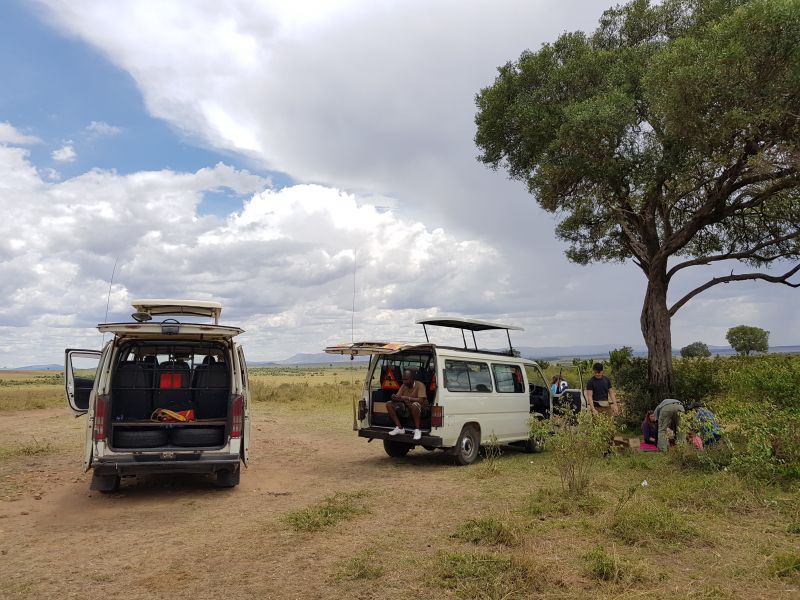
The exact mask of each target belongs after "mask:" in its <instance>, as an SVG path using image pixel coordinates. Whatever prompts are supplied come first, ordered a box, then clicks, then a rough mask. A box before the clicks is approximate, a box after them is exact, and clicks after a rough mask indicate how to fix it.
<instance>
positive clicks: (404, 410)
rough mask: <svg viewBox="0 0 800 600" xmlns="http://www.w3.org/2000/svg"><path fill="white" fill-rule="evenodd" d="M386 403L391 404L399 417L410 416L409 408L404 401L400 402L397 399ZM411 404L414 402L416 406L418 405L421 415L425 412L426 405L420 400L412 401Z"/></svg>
mask: <svg viewBox="0 0 800 600" xmlns="http://www.w3.org/2000/svg"><path fill="white" fill-rule="evenodd" d="M386 404H391V405H392V408H394V412H395V413H396V414H397V416H398V417H400V418H401V419H405V418H406V417H410V416H411V410H410V409H409V408H408V406H407V405H406V403H405V402H400V401H398V400H390V401H389V402H387V403H386ZM411 404H412V405H414V404H416V405H417V406H419V410H420V414H421V415H424V414H425V409H426V407H427V406H428V405H427V404H423V403H422V402H412V403H411Z"/></svg>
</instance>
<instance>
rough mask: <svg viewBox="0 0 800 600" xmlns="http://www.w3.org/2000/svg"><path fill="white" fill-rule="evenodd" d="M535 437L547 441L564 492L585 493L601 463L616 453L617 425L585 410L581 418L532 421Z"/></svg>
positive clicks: (531, 428) (571, 416)
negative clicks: (609, 454)
mask: <svg viewBox="0 0 800 600" xmlns="http://www.w3.org/2000/svg"><path fill="white" fill-rule="evenodd" d="M529 423H530V433H531V437H537V438H539V439H543V440H544V447H545V449H548V450H551V451H552V452H553V460H554V463H555V466H556V469H557V470H558V474H559V476H560V478H561V487H562V489H563V490H564V492H567V493H569V494H571V495H573V496H575V495H578V494H581V493H584V491H585V490H586V488H587V487H588V486H589V484H590V483H591V482H592V479H593V477H594V475H595V472H596V469H597V463H598V461H600V460H601V459H602V458H603V457H604V456H605V455H607V454H608V453H609V452H611V451H612V448H611V441H612V439H613V437H614V435H615V433H616V425H615V424H614V420H613V419H612V418H611V417H608V416H606V415H601V414H597V413H593V412H591V411H588V410H583V411H581V412H579V413H578V414H577V415H575V414H566V415H553V416H552V417H551V418H550V419H548V420H547V421H541V420H538V419H531V420H530V422H529Z"/></svg>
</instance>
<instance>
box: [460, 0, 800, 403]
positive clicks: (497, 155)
mask: <svg viewBox="0 0 800 600" xmlns="http://www.w3.org/2000/svg"><path fill="white" fill-rule="evenodd" d="M498 71H499V74H498V76H497V78H496V80H495V82H494V84H493V85H491V86H490V87H487V88H484V89H483V90H481V92H480V93H479V94H478V96H477V98H476V102H477V105H478V113H477V115H476V117H475V120H476V124H477V134H476V137H475V141H476V143H477V145H478V147H479V148H480V150H481V155H480V157H479V159H480V160H481V161H483V162H484V163H486V164H487V165H489V166H491V167H492V168H494V169H505V170H507V171H508V173H509V175H510V176H511V177H512V178H514V179H518V180H521V181H524V182H525V183H526V184H527V187H528V191H529V192H530V193H531V194H533V195H534V196H535V198H536V201H537V202H538V203H539V204H540V206H542V207H543V208H544V209H545V210H547V211H549V212H552V213H556V214H557V215H558V217H559V218H560V221H559V223H558V225H557V228H556V234H557V236H558V237H560V238H561V239H563V240H565V241H567V242H568V243H569V246H568V249H567V250H566V255H567V258H568V259H569V260H571V261H573V262H576V263H579V264H588V263H590V262H594V261H628V260H630V261H632V262H633V263H634V264H635V265H636V266H637V267H638V268H639V269H641V271H642V272H643V273H644V275H645V277H646V278H647V289H646V292H645V296H644V303H643V306H642V313H641V328H642V334H643V336H644V339H645V342H646V344H647V348H648V354H649V359H650V360H649V378H650V386H651V390H652V392H653V394H654V395H660V394H663V393H664V392H666V391H671V390H672V388H673V378H672V336H671V330H670V325H671V318H672V317H673V316H674V315H675V313H676V312H677V311H678V310H679V309H680V308H681V307H682V306H683V305H684V304H686V303H687V302H688V301H689V300H691V299H692V298H694V297H695V296H697V295H698V294H700V293H701V292H703V291H704V290H707V289H709V288H711V287H713V286H716V285H719V284H723V283H729V282H733V281H743V280H762V281H767V282H773V283H780V284H784V285H788V286H791V287H798V286H800V283H793V282H792V280H791V278H792V276H793V275H795V274H796V273H798V271H800V264H794V263H795V260H796V259H797V258H798V257H799V256H800V173H799V168H800V0H749V1H748V0H664V1H663V2H661V3H659V4H651V2H650V1H649V0H635V1H633V2H631V3H629V4H626V5H624V6H621V7H616V8H613V9H610V10H608V11H606V12H605V13H604V14H603V16H602V18H601V19H600V23H599V27H598V28H597V30H596V31H595V32H594V33H593V34H591V35H587V34H585V33H582V32H575V33H565V34H563V35H561V36H560V37H559V38H558V39H557V40H556V41H555V42H553V43H552V44H544V45H543V46H542V47H541V48H540V49H539V50H538V51H537V52H531V51H526V52H523V53H522V55H521V56H520V57H519V59H518V60H517V61H516V62H509V63H507V64H506V65H504V66H502V67H500V68H499V69H498ZM723 261H734V262H733V266H734V267H735V268H738V269H739V270H740V271H741V269H742V268H743V267H742V265H743V264H744V265H747V266H748V267H750V268H751V269H752V267H755V269H753V270H748V269H747V268H745V270H744V272H734V269H732V270H731V272H730V274H729V275H723V276H717V277H712V278H709V279H708V281H706V282H705V283H703V284H702V285H700V286H698V287H696V288H695V289H692V290H690V291H688V292H686V293H685V294H684V295H683V296H682V297H680V298H678V299H677V300H675V301H673V302H672V304H671V305H670V304H669V303H668V290H669V287H670V285H671V283H672V282H673V281H674V280H675V278H676V277H677V276H678V275H680V274H683V273H684V272H685V270H687V269H694V268H698V267H701V266H702V265H710V264H712V263H715V264H716V263H722V264H724V262H723ZM787 261H788V262H787ZM773 265H774V266H775V267H776V268H774V269H764V268H765V267H768V266H773ZM782 265H783V268H781V266H782Z"/></svg>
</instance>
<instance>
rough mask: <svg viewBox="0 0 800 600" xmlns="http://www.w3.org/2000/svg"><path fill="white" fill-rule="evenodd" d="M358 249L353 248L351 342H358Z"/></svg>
mask: <svg viewBox="0 0 800 600" xmlns="http://www.w3.org/2000/svg"><path fill="white" fill-rule="evenodd" d="M357 255H358V249H356V248H353V308H352V310H351V312H350V341H351V342H353V343H355V341H356V256H357Z"/></svg>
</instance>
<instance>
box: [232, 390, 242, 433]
mask: <svg viewBox="0 0 800 600" xmlns="http://www.w3.org/2000/svg"><path fill="white" fill-rule="evenodd" d="M242 427H244V398H243V397H242V396H234V397H233V402H232V403H231V437H232V438H240V437H242Z"/></svg>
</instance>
